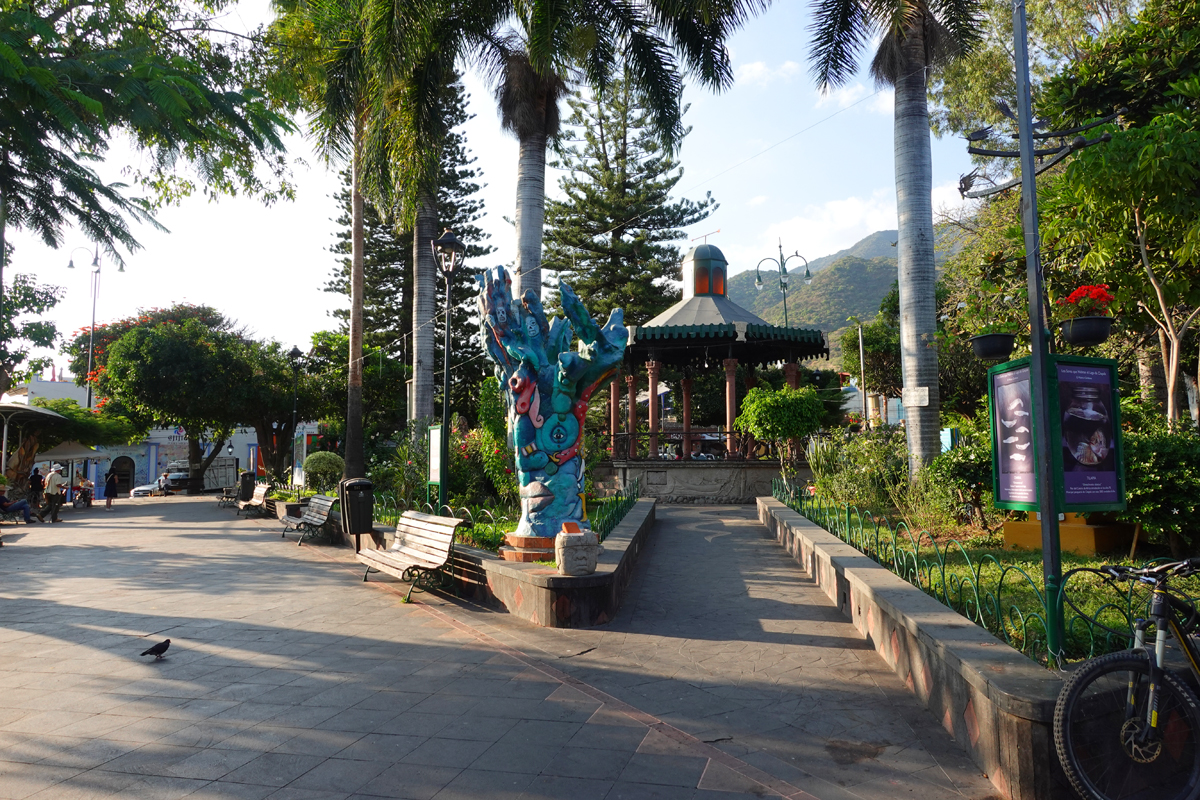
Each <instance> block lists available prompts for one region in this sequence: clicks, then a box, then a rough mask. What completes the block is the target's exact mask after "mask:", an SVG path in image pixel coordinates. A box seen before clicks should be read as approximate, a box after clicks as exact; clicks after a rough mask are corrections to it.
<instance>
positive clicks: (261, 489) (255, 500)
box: [236, 483, 271, 517]
mask: <svg viewBox="0 0 1200 800" xmlns="http://www.w3.org/2000/svg"><path fill="white" fill-rule="evenodd" d="M269 491H271V485H270V484H269V483H260V484H258V485H257V486H255V487H254V496H253V497H251V498H250V499H249V500H238V501H237V503H236V505H237V510H238V516H239V517H240V516H241V515H242V512H243V511H247V512H249V511H254V512H256V513H258V514H266V513H267V507H266V499H267V492H269Z"/></svg>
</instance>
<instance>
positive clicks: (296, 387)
mask: <svg viewBox="0 0 1200 800" xmlns="http://www.w3.org/2000/svg"><path fill="white" fill-rule="evenodd" d="M303 355H304V353H301V352H300V348H299V347H296V346H295V345H292V349H291V350H290V351H289V352H288V358H289V359H291V362H292V458H291V461H290V464H289V467H288V472H289V473H290V474H289V475H288V482H289V483H294V482H295V481H296V398H297V397H298V396H299V394H300V357H301V356H303Z"/></svg>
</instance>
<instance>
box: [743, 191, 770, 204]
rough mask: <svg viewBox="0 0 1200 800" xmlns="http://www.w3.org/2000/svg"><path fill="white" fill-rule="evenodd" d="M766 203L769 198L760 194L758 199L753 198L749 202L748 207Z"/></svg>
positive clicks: (747, 202)
mask: <svg viewBox="0 0 1200 800" xmlns="http://www.w3.org/2000/svg"><path fill="white" fill-rule="evenodd" d="M765 202H767V196H766V195H765V194H760V195H759V196H758V197H751V198H750V199H749V200H747V201H746V205H748V206H761V205H762V204H763V203H765Z"/></svg>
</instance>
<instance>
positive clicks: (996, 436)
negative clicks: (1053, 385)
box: [988, 356, 1038, 511]
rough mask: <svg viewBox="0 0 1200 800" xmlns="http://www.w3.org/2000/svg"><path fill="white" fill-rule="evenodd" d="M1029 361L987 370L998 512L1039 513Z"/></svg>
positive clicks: (1000, 365) (1005, 364)
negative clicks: (1005, 509) (1006, 510)
mask: <svg viewBox="0 0 1200 800" xmlns="http://www.w3.org/2000/svg"><path fill="white" fill-rule="evenodd" d="M1029 377H1030V372H1029V357H1028V356H1026V357H1025V358H1018V359H1016V360H1015V361H1009V362H1006V363H1004V364H997V365H996V366H994V367H992V368H991V369H989V370H988V398H989V399H990V400H991V403H990V405H991V409H992V419H991V425H990V427H991V429H992V497H993V503H994V505H995V506H996V507H997V508H1007V509H1013V510H1019V511H1037V509H1038V502H1037V501H1038V497H1037V474H1036V464H1037V445H1036V444H1035V443H1034V440H1035V437H1034V433H1033V431H1034V428H1033V399H1032V394H1031V387H1030V382H1029Z"/></svg>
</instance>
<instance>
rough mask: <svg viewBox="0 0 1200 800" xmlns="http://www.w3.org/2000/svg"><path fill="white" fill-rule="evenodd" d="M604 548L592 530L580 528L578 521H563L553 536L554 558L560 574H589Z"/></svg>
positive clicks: (594, 568)
mask: <svg viewBox="0 0 1200 800" xmlns="http://www.w3.org/2000/svg"><path fill="white" fill-rule="evenodd" d="M602 552H604V548H603V547H601V546H600V540H599V539H598V538H596V532H595V531H593V530H580V528H579V523H576V522H564V523H563V526H562V531H560V532H559V534H558V536H556V537H554V559H555V561H557V562H558V572H559V574H561V575H574V576H579V575H591V574H592V573H593V572H595V571H596V560H597V559H598V558H599V556H600V554H601V553H602Z"/></svg>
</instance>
